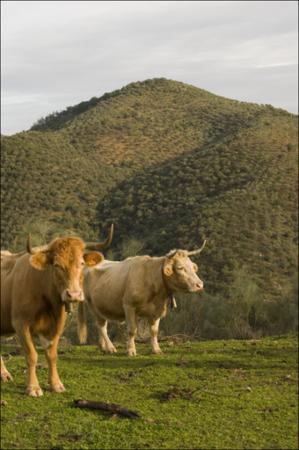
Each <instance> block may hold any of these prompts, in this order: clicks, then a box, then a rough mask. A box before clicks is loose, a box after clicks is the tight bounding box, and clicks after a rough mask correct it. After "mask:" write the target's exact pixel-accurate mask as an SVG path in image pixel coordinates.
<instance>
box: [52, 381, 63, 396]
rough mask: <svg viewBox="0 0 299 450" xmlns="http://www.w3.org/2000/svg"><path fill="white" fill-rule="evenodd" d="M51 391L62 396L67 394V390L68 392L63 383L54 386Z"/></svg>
mask: <svg viewBox="0 0 299 450" xmlns="http://www.w3.org/2000/svg"><path fill="white" fill-rule="evenodd" d="M51 389H52V391H53V392H57V393H58V394H61V393H62V392H65V390H66V389H65V387H64V386H63V384H62V383H59V384H55V385H52V386H51Z"/></svg>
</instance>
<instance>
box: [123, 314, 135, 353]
mask: <svg viewBox="0 0 299 450" xmlns="http://www.w3.org/2000/svg"><path fill="white" fill-rule="evenodd" d="M124 309H125V315H126V323H127V329H128V335H129V336H128V342H127V353H128V356H136V347H135V337H136V334H137V321H136V313H135V310H134V308H132V307H131V306H126V307H125V308H124Z"/></svg>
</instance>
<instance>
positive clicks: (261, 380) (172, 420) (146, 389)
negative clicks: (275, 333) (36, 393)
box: [1, 337, 298, 450]
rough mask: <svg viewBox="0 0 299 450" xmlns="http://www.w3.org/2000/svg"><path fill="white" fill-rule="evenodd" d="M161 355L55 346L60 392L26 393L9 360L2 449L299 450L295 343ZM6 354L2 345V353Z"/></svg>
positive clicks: (221, 344) (210, 345)
mask: <svg viewBox="0 0 299 450" xmlns="http://www.w3.org/2000/svg"><path fill="white" fill-rule="evenodd" d="M162 348H163V350H164V351H165V354H164V355H159V356H155V355H151V354H150V349H149V346H148V345H145V344H138V346H137V350H138V351H139V356H137V357H136V358H127V357H126V356H125V349H124V346H123V345H119V346H118V350H119V353H118V354H116V355H112V356H110V355H109V356H106V355H105V356H104V355H102V354H101V352H100V350H99V349H98V348H97V347H95V346H84V347H78V346H65V347H63V346H62V347H61V348H60V356H59V371H60V376H61V379H62V381H63V382H64V385H65V387H66V388H67V392H66V393H64V394H53V393H51V392H49V390H48V389H47V366H46V361H45V357H44V355H43V354H42V352H39V353H40V358H39V369H38V375H39V380H40V384H41V387H42V388H43V390H44V396H43V397H41V398H37V399H35V398H29V397H27V396H25V395H24V391H25V384H24V380H25V369H26V365H25V360H24V358H23V356H21V355H16V356H12V357H11V358H9V360H7V357H6V362H7V368H8V370H9V371H10V372H11V373H12V375H13V377H14V381H13V382H10V383H5V384H4V383H2V385H1V399H2V400H5V401H6V402H7V404H6V405H5V406H1V449H10V448H22V449H24V448H25V449H31V448H45V449H53V450H54V449H69V448H70V449H71V448H72V449H111V448H113V449H125V448H130V449H141V448H156V449H157V448H171V449H176V448H180V449H181V448H188V449H245V448H246V449H293V448H294V449H297V448H298V441H297V432H298V427H297V419H298V417H297V416H298V401H297V395H298V375H297V339H296V338H295V337H283V338H265V339H262V340H258V341H236V340H231V341H206V342H184V343H181V344H176V343H173V342H171V341H168V342H165V343H162ZM11 350H12V349H11V347H10V348H8V347H3V348H2V353H3V354H4V355H5V353H6V354H7V353H9V351H11ZM75 399H88V400H99V401H105V402H112V403H118V404H120V405H122V406H124V407H126V408H128V409H132V410H134V411H138V412H139V413H140V415H141V418H140V419H136V420H130V419H124V418H118V417H111V416H107V415H105V414H104V413H102V412H100V411H90V410H81V409H78V408H75V407H74V406H73V401H74V400H75Z"/></svg>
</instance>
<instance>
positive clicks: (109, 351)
mask: <svg viewBox="0 0 299 450" xmlns="http://www.w3.org/2000/svg"><path fill="white" fill-rule="evenodd" d="M106 353H111V354H112V353H117V350H116V348H115V347H109V348H107V350H106Z"/></svg>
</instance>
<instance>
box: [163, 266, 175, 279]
mask: <svg viewBox="0 0 299 450" xmlns="http://www.w3.org/2000/svg"><path fill="white" fill-rule="evenodd" d="M163 273H164V275H166V276H167V277H170V276H171V275H172V274H173V268H172V264H171V263H166V264H164V267H163Z"/></svg>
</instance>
